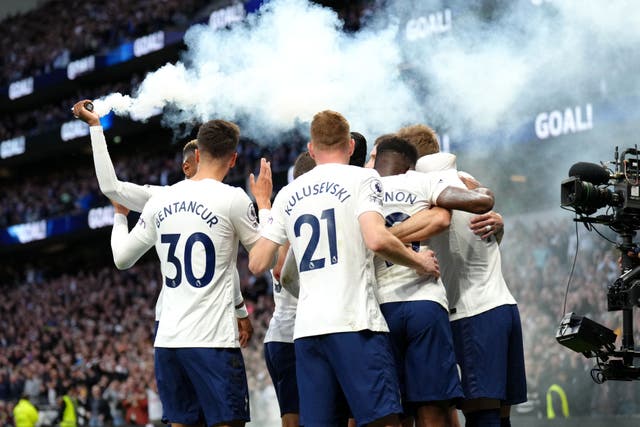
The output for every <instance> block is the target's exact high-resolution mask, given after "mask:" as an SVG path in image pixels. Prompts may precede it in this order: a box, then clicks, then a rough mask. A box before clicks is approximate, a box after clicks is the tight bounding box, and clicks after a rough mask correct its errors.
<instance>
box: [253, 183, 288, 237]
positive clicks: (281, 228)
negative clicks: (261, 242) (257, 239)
mask: <svg viewBox="0 0 640 427" xmlns="http://www.w3.org/2000/svg"><path fill="white" fill-rule="evenodd" d="M285 199H286V195H285V191H284V190H280V192H279V193H278V195H277V196H276V199H275V200H274V201H273V206H271V217H270V218H269V219H268V220H267V221H266V223H265V224H263V225H262V226H261V227H260V234H261V235H262V237H264V238H266V239H269V240H271V241H272V242H275V243H277V244H278V245H284V244H285V242H286V241H287V240H288V239H287V231H286V227H285V223H284V218H283V217H282V215H283V212H284V209H283V208H282V203H283V200H285Z"/></svg>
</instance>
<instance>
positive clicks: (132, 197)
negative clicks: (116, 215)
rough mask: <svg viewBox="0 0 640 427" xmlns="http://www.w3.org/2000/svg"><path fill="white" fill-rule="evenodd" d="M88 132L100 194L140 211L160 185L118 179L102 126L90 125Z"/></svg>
mask: <svg viewBox="0 0 640 427" xmlns="http://www.w3.org/2000/svg"><path fill="white" fill-rule="evenodd" d="M89 134H90V135H91V149H92V151H93V164H94V166H95V169H96V177H97V178H98V186H99V187H100V191H101V192H102V194H104V195H105V196H107V197H108V198H109V199H111V200H113V201H115V202H118V203H120V204H121V205H123V206H125V207H126V208H128V209H131V210H132V211H136V212H142V209H143V208H144V205H145V203H147V201H148V200H149V199H150V198H151V196H152V195H153V194H154V193H155V192H156V191H157V190H158V189H159V188H162V187H159V186H151V185H137V184H133V183H131V182H122V181H120V180H118V177H117V176H116V171H115V169H114V168H113V162H111V157H110V156H109V151H108V150H107V141H106V140H105V138H104V133H103V132H102V126H91V127H90V128H89Z"/></svg>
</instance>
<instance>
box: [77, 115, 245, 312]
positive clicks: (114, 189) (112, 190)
mask: <svg viewBox="0 0 640 427" xmlns="http://www.w3.org/2000/svg"><path fill="white" fill-rule="evenodd" d="M89 133H90V136H91V150H92V153H93V163H94V166H95V169H96V178H97V179H98V186H99V187H100V191H101V192H102V193H103V194H104V195H105V196H106V197H108V198H109V199H111V200H113V201H115V202H117V203H120V204H121V205H122V206H124V207H126V208H127V209H130V210H132V211H135V212H142V209H144V205H145V204H146V203H147V202H148V201H149V199H150V198H151V197H152V196H154V195H157V194H159V193H160V192H161V191H164V189H165V188H166V187H164V186H159V185H149V184H145V185H139V184H134V183H131V182H126V181H120V180H119V179H118V177H117V175H116V171H115V169H114V167H113V162H112V161H111V157H110V156H109V150H108V149H107V141H106V140H105V138H104V132H103V130H102V126H91V127H89ZM235 280H236V282H235V289H234V292H235V305H239V304H241V303H242V302H243V298H242V292H241V291H240V276H239V274H238V272H237V270H236V274H235ZM163 289H164V286H163V287H161V288H160V292H159V293H158V299H157V300H156V316H155V317H156V320H159V319H160V310H161V309H162V292H163Z"/></svg>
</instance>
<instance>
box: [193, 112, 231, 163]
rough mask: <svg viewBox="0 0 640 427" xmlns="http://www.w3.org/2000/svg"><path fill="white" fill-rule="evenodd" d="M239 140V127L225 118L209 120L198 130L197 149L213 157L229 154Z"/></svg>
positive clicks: (222, 156)
mask: <svg viewBox="0 0 640 427" xmlns="http://www.w3.org/2000/svg"><path fill="white" fill-rule="evenodd" d="M239 140H240V128H239V127H238V125H236V124H235V123H231V122H228V121H226V120H209V121H208V122H206V123H204V124H203V125H202V126H200V129H199V130H198V140H197V141H198V151H200V154H208V155H209V156H211V157H212V158H214V159H220V158H224V157H227V156H230V155H231V154H233V153H234V152H235V151H236V147H237V146H238V141H239Z"/></svg>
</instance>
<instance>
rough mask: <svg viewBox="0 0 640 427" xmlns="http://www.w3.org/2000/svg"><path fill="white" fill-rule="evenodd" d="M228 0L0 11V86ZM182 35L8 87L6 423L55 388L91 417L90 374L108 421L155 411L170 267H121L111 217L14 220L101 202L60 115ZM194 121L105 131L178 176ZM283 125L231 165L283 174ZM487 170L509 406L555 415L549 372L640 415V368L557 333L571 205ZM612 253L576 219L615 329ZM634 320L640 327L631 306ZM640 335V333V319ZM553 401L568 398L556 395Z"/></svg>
mask: <svg viewBox="0 0 640 427" xmlns="http://www.w3.org/2000/svg"><path fill="white" fill-rule="evenodd" d="M319 3H323V4H326V5H329V6H331V7H334V8H336V9H337V10H338V12H339V14H340V16H341V17H342V18H343V19H344V20H345V29H346V30H347V31H357V30H358V29H359V28H360V27H361V26H362V25H363V22H366V19H367V16H368V15H369V14H370V13H371V10H372V9H374V8H375V7H377V6H378V4H379V3H381V2H376V1H365V0H363V1H358V2H347V1H323V2H319ZM229 4H230V2H225V1H213V2H211V1H206V0H187V1H179V0H166V1H163V2H157V1H147V0H136V1H125V0H120V1H113V2H96V1H93V0H88V1H76V0H74V1H62V0H51V1H47V2H44V3H43V4H42V5H41V6H40V7H39V8H37V9H35V10H33V11H31V12H29V13H26V14H23V15H18V16H14V17H9V18H5V19H4V20H3V21H1V24H0V52H2V54H1V55H0V70H1V71H0V86H6V85H8V84H9V83H11V82H14V81H16V80H20V79H23V78H27V77H31V76H43V75H46V74H47V73H51V72H53V71H55V70H61V69H64V68H66V67H67V66H68V64H69V62H70V61H72V60H74V59H78V58H82V57H84V56H86V55H92V54H99V53H104V52H107V51H108V50H111V49H114V48H116V47H117V46H119V45H121V44H123V43H127V42H131V41H132V40H135V39H136V38H139V37H143V36H145V35H148V34H150V33H153V32H155V31H159V30H162V31H169V30H175V31H184V30H185V29H186V28H187V27H188V26H189V25H190V24H192V23H193V22H201V21H203V20H206V17H207V14H208V13H210V12H211V11H212V10H215V9H216V8H218V7H226V6H228V5H229ZM70 29H71V30H70ZM70 31H71V34H69V32H70ZM179 47H180V45H179V44H178V48H176V47H175V46H173V47H171V46H167V47H165V48H164V49H161V51H159V53H158V56H157V57H147V58H146V59H145V58H143V59H142V60H141V61H139V62H136V61H135V60H132V61H131V63H130V64H129V65H126V67H127V68H117V67H118V66H114V68H113V69H115V70H117V71H116V72H114V73H113V75H111V74H110V73H111V71H109V72H101V71H96V72H95V73H90V74H88V75H87V76H86V78H80V79H78V80H77V81H76V82H75V83H74V85H75V86H69V85H66V86H65V84H66V83H65V84H60V85H54V86H55V87H53V88H51V89H46V90H43V91H42V92H40V93H39V92H36V93H34V94H31V95H28V96H25V97H24V98H20V99H16V100H10V99H8V98H6V99H5V98H3V99H2V100H0V141H2V142H3V143H4V142H6V141H7V140H12V139H14V138H20V137H22V136H25V137H28V138H32V139H31V140H30V141H33V145H31V146H30V145H27V146H28V147H29V149H28V150H26V152H24V153H21V154H20V155H16V156H7V157H6V158H5V156H3V157H2V160H0V200H2V204H1V205H0V230H2V231H4V232H5V234H3V235H2V236H0V237H1V238H2V239H4V236H10V237H11V238H9V237H7V240H2V239H0V256H2V257H3V262H2V263H1V264H0V277H1V278H2V279H0V290H2V298H0V427H5V426H7V427H8V426H13V425H14V424H13V420H12V416H13V415H12V409H13V406H14V404H15V402H16V400H17V398H18V397H19V396H20V395H21V394H22V393H26V394H27V395H28V396H29V397H30V399H31V400H32V401H33V402H34V403H36V405H37V406H38V407H39V408H40V409H41V413H42V414H43V416H44V417H43V421H42V425H43V426H47V425H51V426H53V425H56V416H57V411H58V405H59V401H58V398H59V397H60V396H61V395H62V394H63V393H65V392H69V393H71V394H72V395H73V397H75V398H76V399H77V400H78V402H79V405H80V406H82V405H85V406H83V408H84V411H82V412H83V415H82V419H83V421H84V422H85V423H86V424H84V425H90V423H91V421H90V419H89V418H90V415H89V414H90V413H91V403H90V402H91V395H92V394H93V391H92V390H93V389H96V390H97V392H96V396H97V397H94V398H98V397H99V398H100V399H104V400H105V401H106V402H107V404H108V406H109V415H108V417H106V420H105V421H106V422H104V425H113V426H120V425H146V424H147V423H148V422H149V415H148V409H149V408H148V406H149V401H150V399H153V397H154V388H155V386H154V377H153V348H152V336H153V320H154V311H153V307H154V304H155V300H156V297H157V292H158V289H159V280H160V272H159V269H158V267H157V262H156V261H155V259H154V257H155V255H154V254H151V255H147V256H146V257H145V258H144V260H143V261H142V262H141V263H139V265H137V266H136V267H134V268H133V269H131V270H128V271H124V272H120V271H117V270H115V268H114V267H113V264H112V262H111V255H110V249H109V240H108V239H109V237H108V232H109V227H108V225H109V224H108V223H105V224H101V225H100V226H99V227H97V229H89V228H87V227H77V228H75V229H74V228H71V229H69V230H67V231H65V232H64V233H63V234H60V235H55V236H53V235H52V236H48V235H47V234H46V233H45V235H44V236H40V235H39V236H37V237H36V238H31V239H30V238H26V239H25V241H24V243H17V242H18V240H19V239H18V237H16V236H18V235H19V234H20V232H19V231H16V230H18V229H16V228H11V227H15V226H20V225H24V224H33V223H37V222H39V221H45V222H46V223H47V224H48V223H49V222H48V221H49V220H53V219H56V218H58V219H62V220H64V221H67V222H72V220H73V218H75V216H84V217H86V216H87V214H88V213H89V212H90V211H91V210H92V209H96V208H100V207H103V206H107V205H108V200H106V198H104V196H102V195H101V194H100V192H99V190H98V187H97V182H96V179H95V174H94V171H93V164H92V162H91V156H90V152H89V142H88V137H87V136H78V137H74V138H71V139H70V140H68V141H64V142H63V141H62V140H61V136H60V128H61V126H62V125H63V124H64V123H67V122H69V121H71V120H72V118H71V117H70V114H69V111H68V109H69V107H70V106H71V105H72V104H73V102H75V101H76V100H77V99H80V98H93V97H97V96H100V95H103V94H106V93H109V92H113V91H121V92H124V93H129V92H131V90H132V88H134V87H135V86H136V85H137V83H139V81H140V79H141V77H142V76H143V75H144V73H145V72H147V71H149V70H152V69H154V67H156V66H157V64H159V63H164V62H167V61H175V60H177V59H178V55H179ZM121 67H123V66H121ZM184 133H185V134H186V135H180V136H176V135H174V134H172V133H171V132H170V131H168V130H167V129H164V128H162V126H161V124H160V120H159V119H158V118H157V117H156V118H153V119H151V120H150V121H149V122H148V123H145V124H139V123H133V122H131V121H129V120H124V119H119V118H115V119H113V125H112V127H111V128H110V129H108V130H107V132H106V134H107V140H108V142H109V147H110V150H111V153H112V157H113V159H114V163H115V165H116V172H117V175H118V177H119V178H120V179H121V180H127V181H131V182H135V183H140V184H145V183H148V184H157V185H169V184H172V183H174V182H177V181H178V180H180V179H181V178H182V177H181V174H180V162H181V153H180V148H181V144H182V143H184V142H185V141H186V140H188V139H190V137H192V136H193V132H192V130H190V129H186V130H185V132H184ZM287 138H288V139H287V140H286V143H283V144H280V145H278V146H275V147H263V146H261V145H259V144H258V143H257V142H256V141H251V140H249V139H243V140H242V141H241V145H240V150H239V154H240V155H239V160H238V163H237V165H236V167H235V168H234V169H233V170H232V173H231V174H230V176H229V177H228V178H227V181H228V182H229V183H231V184H233V185H238V186H245V181H246V177H247V176H248V174H249V173H251V172H255V169H256V167H257V166H258V164H259V159H260V158H261V157H263V156H267V157H269V158H270V159H271V161H272V168H273V170H274V180H275V181H276V186H282V185H283V184H284V183H285V182H286V174H287V169H288V167H289V165H291V164H292V162H293V160H294V159H295V157H296V156H297V155H298V154H299V153H300V151H301V150H303V149H304V144H305V140H304V138H303V137H301V136H297V135H293V136H292V135H288V137H287ZM30 143H31V142H30ZM30 143H29V144H30ZM23 151H24V150H23ZM490 157H491V156H489V158H487V159H485V160H484V162H482V161H480V162H479V163H477V164H476V165H475V168H476V169H477V170H472V171H471V172H473V173H474V174H475V175H477V176H478V177H479V178H481V179H482V177H483V170H491V169H490V168H492V167H495V161H496V160H495V159H494V158H490ZM576 160H580V159H576ZM469 163H470V162H469ZM506 163H507V160H506V159H505V164H506ZM500 166H501V167H502V166H503V165H500ZM505 167H506V166H505ZM488 184H490V186H491V187H492V188H494V189H495V190H496V195H497V199H498V209H499V210H501V211H502V212H503V213H504V214H505V222H506V234H505V238H504V240H503V242H502V253H503V269H504V275H505V279H506V280H507V283H509V284H510V289H511V291H512V292H513V294H514V296H515V298H516V300H517V301H518V302H519V308H520V312H521V318H522V325H523V333H524V340H525V356H526V366H527V380H528V386H529V402H528V403H527V404H524V405H520V406H519V407H518V408H516V409H515V410H514V412H515V414H514V417H522V418H521V419H524V418H531V419H534V420H538V419H541V418H547V417H548V416H549V405H548V402H547V395H548V394H549V390H550V387H551V386H552V385H554V384H555V385H558V386H560V387H561V388H562V389H563V390H564V391H565V392H566V400H567V401H568V404H569V407H570V409H571V414H580V415H582V416H594V417H596V416H635V417H637V416H638V415H640V389H639V388H638V382H607V383H605V384H604V385H596V384H594V383H593V382H592V381H591V378H590V374H589V371H590V369H591V368H592V366H593V363H592V361H591V360H587V359H585V358H584V357H582V356H581V355H579V354H576V353H573V352H570V351H568V350H567V349H566V348H564V347H561V346H560V345H558V344H557V343H556V342H555V338H554V337H555V329H556V327H557V324H558V322H559V320H560V318H561V316H562V313H561V303H560V301H562V300H563V298H564V292H565V284H566V278H567V273H568V272H569V271H570V270H571V267H572V263H573V256H574V251H575V237H574V233H575V231H574V229H573V224H572V223H571V221H570V219H567V218H561V219H559V218H556V219H549V216H550V215H549V212H548V211H542V212H539V213H538V214H537V215H529V216H528V217H527V218H526V219H522V218H521V216H520V215H519V214H521V213H523V212H524V211H528V212H531V211H533V209H534V208H536V207H537V208H540V206H537V205H536V203H537V202H536V200H535V197H531V195H530V194H525V193H523V192H522V191H521V187H518V184H514V182H507V183H505V182H502V181H497V180H496V181H489V182H488ZM532 185H533V184H532ZM531 191H532V192H533V194H538V193H536V190H535V189H534V190H531ZM543 207H544V208H548V206H543ZM85 221H86V219H85ZM45 229H46V224H45ZM12 233H13V234H12ZM522 242H529V243H527V244H526V245H525V244H522ZM88 249H90V250H88ZM617 256H618V254H617V253H616V252H615V250H614V249H612V247H611V245H610V244H609V243H607V242H606V241H604V240H603V239H599V238H597V236H594V235H590V234H586V233H581V237H580V256H579V257H578V259H577V263H576V267H575V272H574V276H573V283H572V292H570V293H569V296H568V298H569V299H568V304H567V305H568V307H570V308H571V309H572V310H574V311H576V312H580V313H581V314H584V315H586V316H588V317H591V318H594V319H598V321H599V322H601V323H603V324H605V325H606V326H607V327H609V328H611V329H614V330H618V331H619V329H620V327H621V324H620V316H619V314H618V313H608V312H607V307H606V298H605V294H606V286H607V284H608V283H611V281H612V280H614V279H615V278H616V277H617V276H618V274H619V271H618V265H617ZM238 268H239V272H240V276H241V289H242V292H243V295H244V296H245V299H246V302H247V307H248V311H249V313H250V316H251V320H252V323H253V327H254V330H255V331H254V336H253V339H252V341H251V343H250V346H249V347H248V348H247V349H245V350H243V354H244V357H245V363H246V366H247V373H248V381H249V389H250V390H251V393H252V394H251V399H252V402H253V403H252V404H253V405H254V407H253V408H252V417H253V418H254V420H263V421H264V422H265V425H268V422H273V420H274V419H275V420H276V423H277V422H278V421H277V420H278V414H275V417H272V416H271V415H272V414H266V415H265V413H266V412H268V411H269V410H270V409H268V408H267V406H268V405H274V404H275V396H274V395H273V393H272V386H271V382H270V379H269V375H268V374H267V372H266V367H265V365H264V359H263V355H262V340H263V338H264V334H265V331H266V328H267V326H268V323H269V319H270V316H271V313H272V312H273V298H272V295H271V289H272V288H271V286H270V285H271V282H270V278H269V277H267V276H263V277H253V276H251V275H250V273H249V271H248V268H247V258H246V253H244V252H241V254H240V257H239V261H238ZM634 322H635V325H638V326H639V327H640V316H639V315H638V312H637V311H636V313H635V319H634ZM635 338H636V342H640V334H638V328H636V337H635ZM96 387H97V388H96ZM263 405H264V406H263ZM551 406H552V407H555V411H556V412H558V413H559V412H561V409H560V407H561V405H560V404H554V403H553V402H552V405H551ZM79 414H80V411H79ZM271 425H273V424H271ZM96 427H101V426H96Z"/></svg>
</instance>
